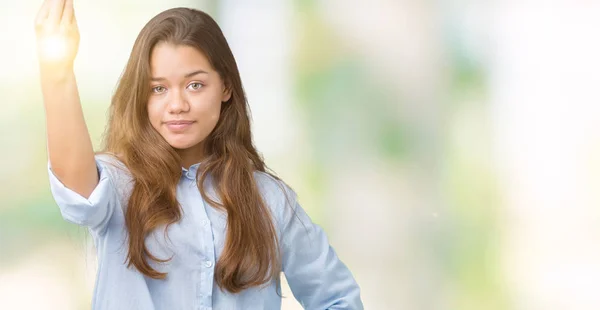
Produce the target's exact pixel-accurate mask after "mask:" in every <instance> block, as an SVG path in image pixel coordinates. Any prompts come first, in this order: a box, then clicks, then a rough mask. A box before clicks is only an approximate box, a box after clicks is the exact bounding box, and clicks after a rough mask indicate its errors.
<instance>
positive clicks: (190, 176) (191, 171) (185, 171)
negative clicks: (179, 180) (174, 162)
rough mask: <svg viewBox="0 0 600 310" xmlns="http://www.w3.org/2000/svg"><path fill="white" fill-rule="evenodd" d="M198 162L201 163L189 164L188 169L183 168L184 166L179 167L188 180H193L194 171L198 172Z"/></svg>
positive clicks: (194, 176) (194, 177)
mask: <svg viewBox="0 0 600 310" xmlns="http://www.w3.org/2000/svg"><path fill="white" fill-rule="evenodd" d="M200 164H201V163H195V164H193V165H191V166H190V168H189V169H185V168H184V167H181V173H182V174H183V176H185V177H186V178H188V179H190V180H195V179H196V173H197V172H198V167H199V166H200Z"/></svg>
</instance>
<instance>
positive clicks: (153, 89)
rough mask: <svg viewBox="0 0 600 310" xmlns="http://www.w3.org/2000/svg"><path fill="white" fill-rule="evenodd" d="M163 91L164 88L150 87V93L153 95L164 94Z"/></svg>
mask: <svg viewBox="0 0 600 310" xmlns="http://www.w3.org/2000/svg"><path fill="white" fill-rule="evenodd" d="M164 91H165V88H164V87H162V86H155V87H152V92H153V93H157V94H160V93H162V92H164Z"/></svg>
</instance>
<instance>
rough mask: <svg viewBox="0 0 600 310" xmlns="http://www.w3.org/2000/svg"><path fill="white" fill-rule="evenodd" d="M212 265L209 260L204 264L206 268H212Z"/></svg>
mask: <svg viewBox="0 0 600 310" xmlns="http://www.w3.org/2000/svg"><path fill="white" fill-rule="evenodd" d="M212 264H213V263H212V262H211V261H209V260H207V261H205V262H204V266H206V268H210V267H212Z"/></svg>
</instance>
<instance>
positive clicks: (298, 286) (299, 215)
mask: <svg viewBox="0 0 600 310" xmlns="http://www.w3.org/2000/svg"><path fill="white" fill-rule="evenodd" d="M291 193H292V196H293V198H294V199H290V201H291V203H292V205H291V206H289V205H285V207H284V210H283V224H284V226H283V229H282V236H281V247H282V250H283V261H282V267H283V272H284V274H285V277H286V279H287V281H288V284H289V285H290V288H291V290H292V293H293V294H294V297H295V298H296V299H297V300H298V301H299V302H300V303H301V304H302V306H303V307H304V308H305V309H353V310H355V309H356V310H360V309H363V304H362V301H361V299H360V289H359V286H358V284H357V283H356V281H355V280H354V277H353V276H352V273H351V272H350V270H349V269H348V268H347V267H346V265H345V264H344V263H343V262H342V261H341V260H340V259H339V258H338V256H337V255H336V253H335V251H334V250H333V248H332V247H331V246H330V245H329V241H328V239H327V236H326V235H325V232H324V231H323V229H321V227H319V226H318V225H316V224H314V223H313V222H312V221H311V219H310V217H309V216H308V214H306V212H305V211H304V209H303V208H302V207H301V206H300V204H299V203H298V202H297V200H296V196H295V194H294V193H293V192H291Z"/></svg>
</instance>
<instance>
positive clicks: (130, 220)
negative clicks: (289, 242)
mask: <svg viewBox="0 0 600 310" xmlns="http://www.w3.org/2000/svg"><path fill="white" fill-rule="evenodd" d="M159 42H167V43H171V44H174V45H185V46H190V47H194V48H196V49H197V50H198V51H200V52H202V53H203V54H204V55H205V56H206V57H207V58H208V60H209V62H210V64H211V65H212V67H213V68H214V69H215V70H216V71H217V72H218V73H219V75H220V76H221V78H222V80H223V81H224V83H225V87H227V89H228V90H229V91H231V98H230V99H229V100H228V101H227V102H224V103H223V104H222V106H221V115H220V118H219V121H218V122H217V125H216V127H215V128H214V130H213V131H212V132H211V133H210V134H209V136H208V137H207V138H206V139H205V140H204V141H203V143H204V148H205V150H204V151H205V152H204V154H206V157H205V158H204V159H203V162H202V165H200V167H199V170H198V175H197V176H196V182H197V185H198V188H199V190H200V193H201V194H202V197H203V198H204V199H205V200H206V201H207V202H208V203H209V204H210V205H211V206H212V207H214V208H218V209H221V210H224V211H226V212H227V234H226V236H227V237H226V240H225V245H224V249H223V252H222V254H221V256H220V258H219V260H218V262H217V264H216V267H215V268H216V270H215V278H216V282H217V284H218V285H219V287H221V289H225V290H227V291H229V292H232V293H237V292H240V291H242V290H244V289H246V288H249V287H253V286H259V285H262V284H266V283H268V282H270V281H271V280H275V281H279V272H280V271H281V256H280V248H279V243H278V240H277V233H276V228H275V225H274V220H273V218H272V217H271V212H270V211H269V208H268V206H267V205H266V203H265V201H263V199H262V197H261V194H260V192H259V189H258V187H257V184H256V182H255V179H254V172H255V171H261V172H265V173H268V174H269V175H270V176H272V177H274V178H275V179H276V180H279V181H281V180H280V179H279V178H277V177H276V176H275V175H274V174H273V173H269V172H267V171H266V169H268V168H267V167H266V166H265V164H264V162H263V159H262V157H261V156H260V155H259V154H258V152H257V151H256V149H255V147H254V145H253V143H252V137H251V132H250V119H249V108H248V104H247V100H246V95H245V94H244V90H243V88H242V82H241V80H240V75H239V72H238V68H237V65H236V62H235V59H234V57H233V54H232V52H231V49H230V48H229V45H228V43H227V41H226V39H225V37H224V35H223V33H222V31H221V29H220V28H219V26H218V25H217V23H216V22H215V21H214V20H213V19H212V18H211V17H210V16H209V15H207V14H206V13H204V12H201V11H198V10H194V9H188V8H175V9H170V10H167V11H164V12H162V13H160V14H158V15H157V16H155V17H154V18H152V19H151V20H150V21H149V22H148V23H147V24H146V25H145V26H144V28H143V29H142V30H141V32H140V34H139V35H138V37H137V39H136V41H135V44H134V46H133V50H132V52H131V55H130V58H129V60H128V62H127V65H126V67H125V70H124V72H123V74H122V76H121V78H120V81H119V83H118V86H117V88H116V91H115V93H114V95H113V98H112V102H111V105H110V109H109V120H108V124H107V128H106V131H105V133H104V136H103V146H102V152H103V153H112V154H118V157H119V160H120V161H122V162H123V163H124V164H125V166H127V168H128V170H129V171H130V173H131V175H132V178H133V180H134V185H133V189H132V192H131V197H130V198H129V202H128V205H127V210H126V212H125V225H126V228H127V231H128V233H129V239H128V242H129V249H128V255H127V263H128V266H129V267H130V266H131V265H133V266H135V268H137V270H139V271H140V272H141V273H143V274H144V275H146V276H148V277H151V278H155V279H164V278H165V277H166V273H160V272H158V271H157V270H155V269H153V268H152V266H151V265H150V264H149V263H148V261H147V260H146V259H150V260H153V261H156V262H166V261H168V260H169V259H166V260H162V259H159V258H157V257H156V256H154V255H152V253H150V252H149V251H148V248H147V247H146V245H145V243H144V240H145V237H146V236H147V235H148V234H149V233H151V232H152V231H153V230H154V229H156V228H158V227H159V226H161V225H166V227H168V226H169V225H171V224H173V223H176V222H177V221H179V220H180V219H181V216H182V211H181V209H180V205H179V202H178V201H177V198H176V190H177V184H178V182H179V180H180V177H181V173H182V171H181V158H180V157H179V155H178V154H177V152H176V151H175V150H174V149H173V148H172V147H171V146H170V145H169V144H168V143H167V142H166V141H165V140H164V138H163V137H162V136H161V135H160V134H159V133H158V132H157V131H156V130H155V129H154V128H153V127H152V125H151V124H150V121H149V119H148V111H147V100H148V98H149V95H150V58H151V54H152V50H153V48H154V46H156V44H157V43H159ZM208 175H210V178H209V179H210V180H211V181H212V182H213V183H212V184H213V186H214V188H215V192H216V193H217V194H218V196H219V198H220V202H218V201H215V200H212V199H210V198H209V197H208V196H207V195H206V192H205V189H204V187H203V186H202V185H203V184H204V181H205V180H206V178H207V176H208ZM165 232H166V228H165Z"/></svg>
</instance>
